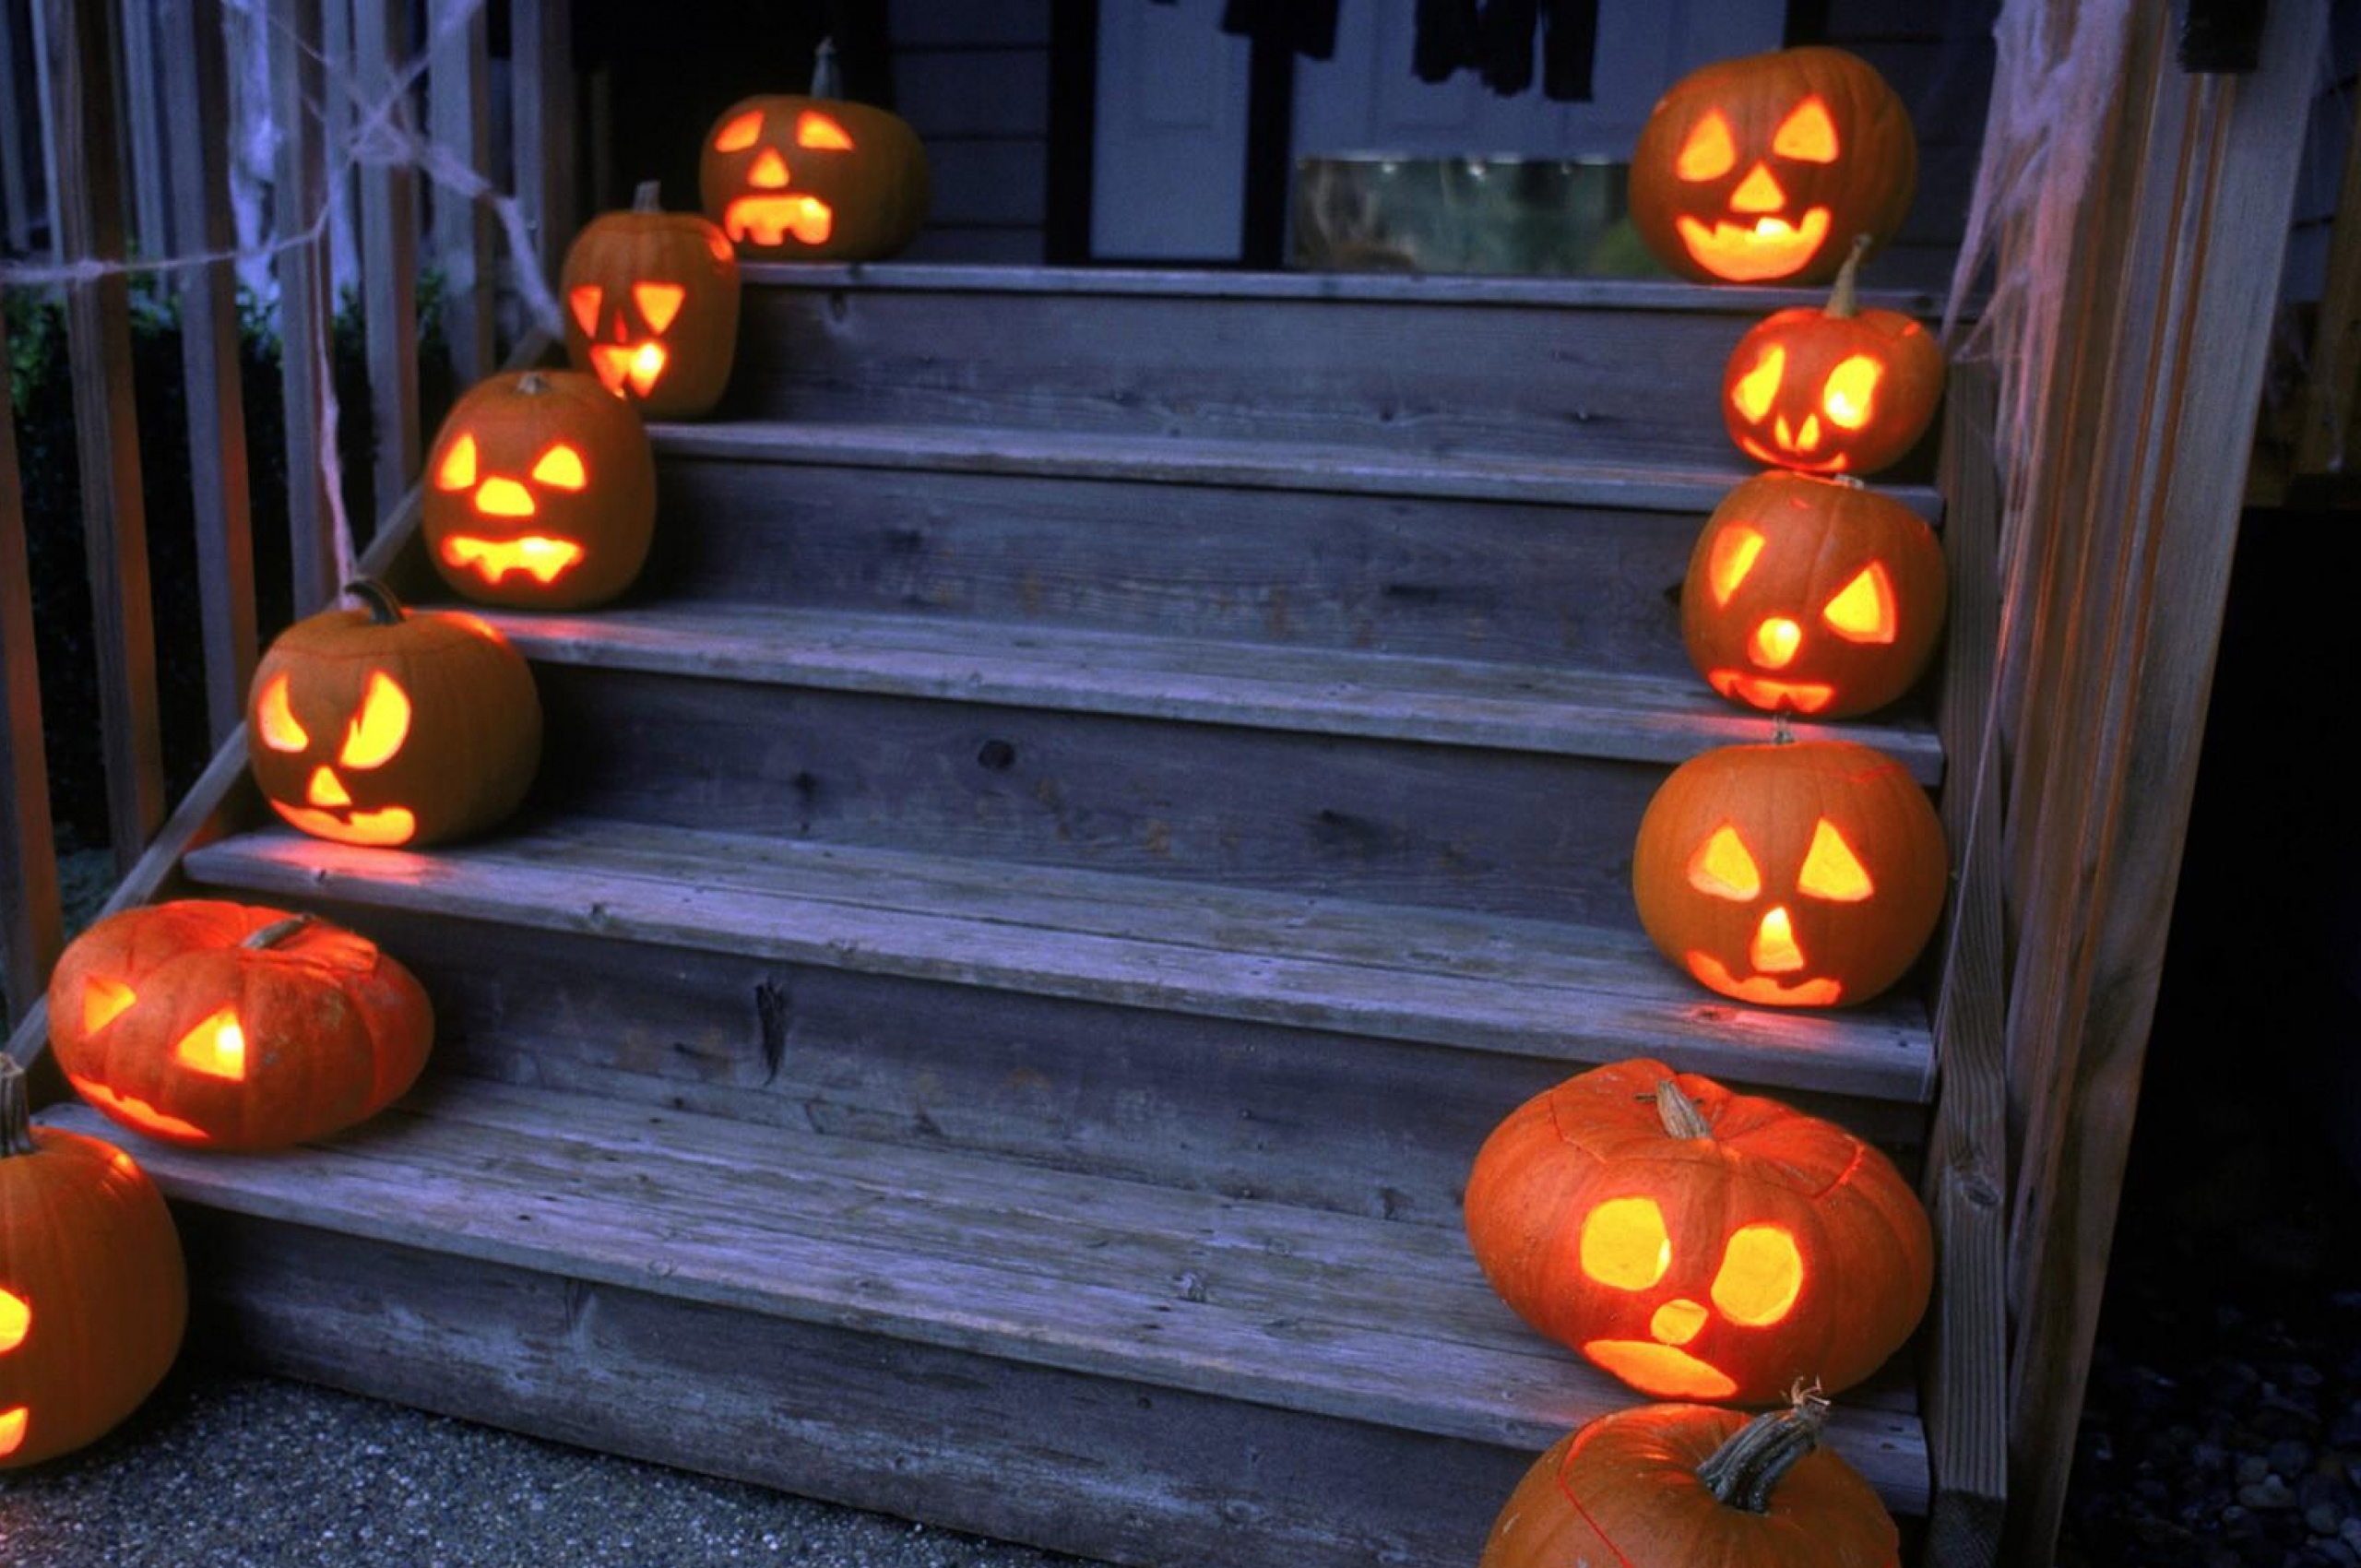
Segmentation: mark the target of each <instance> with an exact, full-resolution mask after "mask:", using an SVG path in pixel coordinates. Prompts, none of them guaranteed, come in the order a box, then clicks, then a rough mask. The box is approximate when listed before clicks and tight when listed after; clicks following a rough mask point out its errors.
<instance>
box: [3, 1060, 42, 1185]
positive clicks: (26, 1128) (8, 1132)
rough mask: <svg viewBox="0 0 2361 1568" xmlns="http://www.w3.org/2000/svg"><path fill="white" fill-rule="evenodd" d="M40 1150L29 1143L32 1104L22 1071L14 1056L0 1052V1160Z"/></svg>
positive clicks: (30, 1141) (33, 1143)
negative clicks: (26, 1091) (27, 1093)
mask: <svg viewBox="0 0 2361 1568" xmlns="http://www.w3.org/2000/svg"><path fill="white" fill-rule="evenodd" d="M40 1148H41V1146H40V1145H39V1144H36V1143H35V1142H33V1105H32V1100H31V1099H30V1098H29V1097H28V1096H27V1095H26V1093H25V1070H24V1069H23V1068H22V1067H19V1066H18V1065H17V1059H16V1058H15V1057H13V1056H10V1055H8V1054H7V1053H6V1051H0V1159H5V1158H8V1157H10V1156H12V1155H19V1154H34V1153H38V1152H39V1151H40Z"/></svg>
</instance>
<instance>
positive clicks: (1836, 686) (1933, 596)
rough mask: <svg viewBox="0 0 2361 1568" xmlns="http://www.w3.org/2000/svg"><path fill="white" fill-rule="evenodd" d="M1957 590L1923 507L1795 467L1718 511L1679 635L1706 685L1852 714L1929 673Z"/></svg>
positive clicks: (1764, 479) (1834, 714)
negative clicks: (1794, 470) (1917, 509)
mask: <svg viewBox="0 0 2361 1568" xmlns="http://www.w3.org/2000/svg"><path fill="white" fill-rule="evenodd" d="M1949 593H1950V588H1949V576H1948V574H1947V573H1946V572H1945V571H1944V568H1943V547H1942V546H1941V544H1940V543H1939V542H1937V540H1936V539H1935V531H1934V530H1933V529H1930V528H1928V526H1927V524H1926V522H1925V520H1924V519H1922V518H1921V517H1919V516H1918V515H1917V514H1916V513H1915V512H1913V511H1912V510H1911V509H1910V508H1909V507H1907V506H1904V505H1903V504H1902V503H1901V502H1899V501H1896V500H1894V499H1893V498H1892V496H1889V495H1881V494H1880V493H1877V492H1876V491H1873V490H1870V489H1868V488H1867V487H1865V486H1863V485H1861V484H1860V483H1858V482H1857V481H1851V480H1840V479H1821V478H1817V477H1815V476H1812V475H1809V474H1797V473H1789V472H1787V471H1786V470H1785V469H1774V470H1773V471H1772V472H1769V473H1764V474H1760V475H1757V476H1756V477H1755V478H1753V479H1750V480H1745V481H1740V482H1739V483H1738V484H1737V485H1736V486H1734V487H1733V488H1732V489H1731V491H1730V493H1728V494H1727V495H1726V496H1724V497H1723V498H1722V502H1721V505H1718V506H1716V507H1714V513H1713V516H1712V517H1708V518H1706V519H1705V527H1704V528H1703V530H1701V531H1700V532H1699V534H1698V536H1697V546H1696V548H1695V549H1694V550H1693V551H1691V553H1690V557H1689V575H1688V576H1687V577H1686V579H1684V581H1683V582H1682V584H1681V589H1680V636H1681V640H1682V641H1683V642H1684V643H1686V644H1687V645H1688V647H1689V659H1690V662H1691V663H1692V664H1694V665H1695V666H1696V667H1697V672H1698V673H1699V674H1700V675H1702V676H1703V677H1704V678H1705V683H1706V684H1708V685H1710V686H1712V687H1713V688H1714V690H1715V691H1716V692H1719V693H1720V694H1721V695H1724V696H1726V697H1727V698H1729V699H1730V700H1731V701H1733V702H1738V703H1744V704H1746V705H1747V706H1749V707H1759V708H1762V709H1764V710H1765V711H1768V712H1774V713H1775V712H1780V711H1782V710H1786V711H1791V712H1795V713H1799V714H1803V715H1805V716H1807V717H1809V718H1813V719H1841V718H1844V717H1845V716H1847V715H1850V714H1856V713H1868V712H1870V711H1872V710H1873V709H1876V708H1880V707H1885V706H1886V705H1887V704H1888V703H1891V702H1892V701H1893V700H1894V699H1895V698H1897V697H1899V696H1901V695H1903V694H1904V692H1906V691H1908V690H1909V689H1910V688H1911V686H1912V685H1913V684H1915V683H1916V681H1917V679H1918V677H1919V676H1920V675H1921V674H1922V673H1924V672H1925V671H1926V668H1927V664H1928V660H1929V659H1933V658H1934V656H1935V648H1936V646H1937V644H1939V643H1940V641H1941V640H1942V630H1943V615H1944V612H1945V608H1946V601H1947V600H1948V597H1949Z"/></svg>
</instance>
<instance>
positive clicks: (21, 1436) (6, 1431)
mask: <svg viewBox="0 0 2361 1568" xmlns="http://www.w3.org/2000/svg"><path fill="white" fill-rule="evenodd" d="M31 1421H32V1410H31V1409H30V1408H29V1407H27V1406H23V1405H17V1406H13V1407H11V1408H8V1409H6V1410H0V1456H5V1455H10V1454H14V1453H15V1452H16V1451H17V1450H18V1449H19V1448H22V1447H23V1446H24V1445H25V1428H26V1427H27V1426H29V1425H30V1424H31Z"/></svg>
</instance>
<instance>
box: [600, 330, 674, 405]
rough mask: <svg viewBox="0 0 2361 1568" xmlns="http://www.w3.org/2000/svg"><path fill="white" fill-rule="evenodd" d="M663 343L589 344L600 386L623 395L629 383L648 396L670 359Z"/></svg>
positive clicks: (635, 390) (619, 395)
mask: <svg viewBox="0 0 2361 1568" xmlns="http://www.w3.org/2000/svg"><path fill="white" fill-rule="evenodd" d="M669 357H670V356H668V355H667V354H666V353H665V351H664V345H663V344H661V343H655V342H648V343H639V344H631V343H594V344H592V345H591V346H590V368H591V369H593V370H595V371H597V372H598V373H599V385H600V386H604V387H606V389H607V390H608V391H610V392H612V393H613V394H614V395H615V396H616V397H618V398H620V397H622V396H623V388H624V387H626V386H628V387H630V388H631V389H632V390H633V391H634V392H636V393H638V394H639V395H640V396H641V397H643V398H645V397H647V394H648V393H649V392H650V391H652V390H653V389H654V388H655V386H656V384H657V382H658V381H660V380H662V379H663V376H664V364H665V361H666V360H667V359H668V358H669Z"/></svg>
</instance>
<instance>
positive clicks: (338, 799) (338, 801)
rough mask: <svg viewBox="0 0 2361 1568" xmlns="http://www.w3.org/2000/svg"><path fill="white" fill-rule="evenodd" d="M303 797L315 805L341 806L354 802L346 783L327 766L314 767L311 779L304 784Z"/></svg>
mask: <svg viewBox="0 0 2361 1568" xmlns="http://www.w3.org/2000/svg"><path fill="white" fill-rule="evenodd" d="M303 798H304V799H305V800H307V801H309V802H312V804H314V805H315V806H327V807H330V808H332V809H333V808H341V807H344V806H349V805H350V804H351V803H352V797H351V796H350V795H348V794H346V793H345V790H344V785H343V783H342V782H341V781H339V780H338V778H337V776H336V774H335V773H334V772H332V771H331V770H329V769H327V768H325V767H315V768H314V769H312V777H311V780H310V782H309V783H308V784H306V785H305V786H304V790H303Z"/></svg>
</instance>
